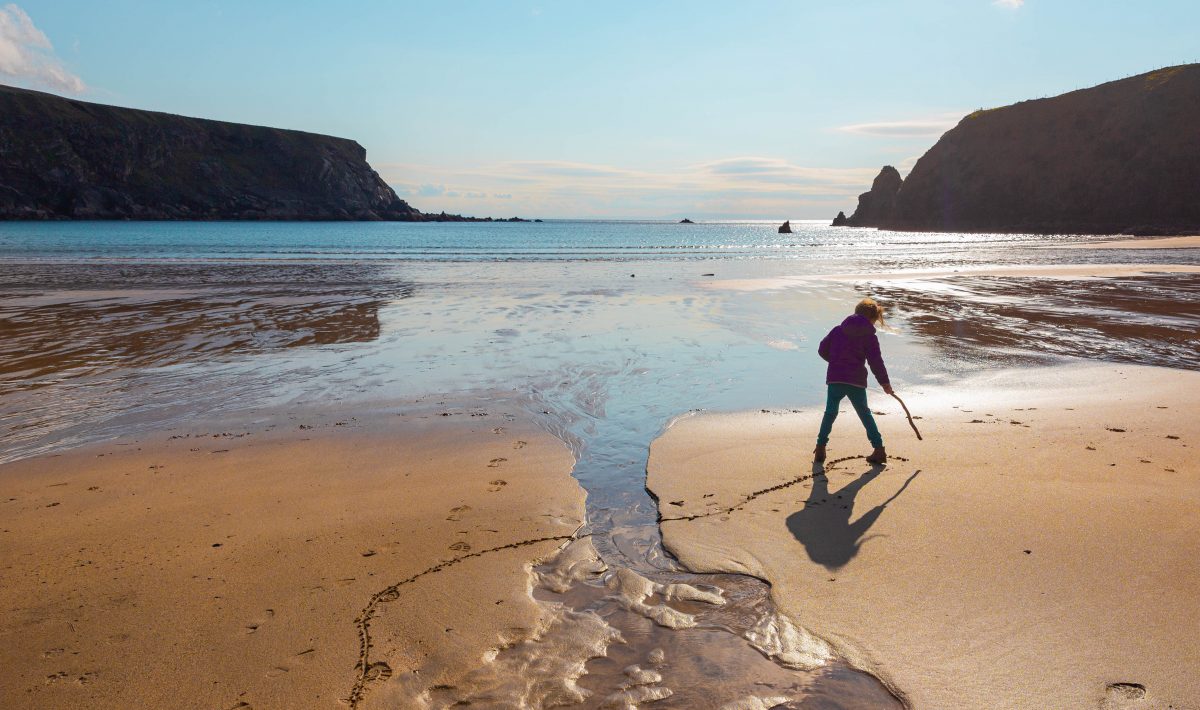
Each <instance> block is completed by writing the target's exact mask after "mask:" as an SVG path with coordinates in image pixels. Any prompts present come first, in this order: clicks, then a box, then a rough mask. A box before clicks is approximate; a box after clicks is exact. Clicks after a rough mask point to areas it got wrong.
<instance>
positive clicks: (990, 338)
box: [870, 273, 1200, 370]
mask: <svg viewBox="0 0 1200 710" xmlns="http://www.w3.org/2000/svg"><path fill="white" fill-rule="evenodd" d="M870 292H871V293H873V294H875V295H877V296H878V297H880V298H882V299H885V300H886V301H888V302H890V303H892V304H893V305H894V311H895V313H896V314H897V315H900V316H902V317H903V318H904V321H905V328H906V329H910V330H912V331H915V332H916V333H917V334H919V335H921V336H923V339H924V340H925V341H926V342H927V343H928V344H929V345H931V346H933V347H935V348H938V349H939V350H943V351H946V352H948V353H949V354H950V355H951V357H952V358H956V359H960V358H961V359H993V358H994V357H995V356H996V355H997V354H1000V355H1001V356H1002V358H1003V359H1007V360H1008V361H1010V362H1011V361H1012V360H1013V359H1014V357H1015V358H1016V359H1028V358H1029V357H1030V356H1031V355H1032V354H1036V353H1040V354H1044V355H1051V356H1069V357H1083V358H1091V359H1100V360H1110V361H1117V362H1132V363H1138V364H1143V365H1160V366H1164V367H1173V368H1179V369H1189V370H1195V369H1200V335H1198V333H1200V275H1198V274H1186V273H1180V274H1161V275H1148V276H1140V277H1130V278H1113V279H1073V280H1066V279H1043V278H1006V277H995V276H976V277H954V278H948V279H938V280H934V281H920V282H903V283H888V282H880V283H876V284H872V287H871V289H870ZM1014 353H1021V354H1020V355H1014Z"/></svg>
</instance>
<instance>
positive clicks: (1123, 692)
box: [1101, 683, 1146, 708]
mask: <svg viewBox="0 0 1200 710" xmlns="http://www.w3.org/2000/svg"><path fill="white" fill-rule="evenodd" d="M1145 697H1146V686H1144V685H1142V684H1141V683H1109V684H1108V686H1107V687H1106V688H1105V689H1104V702H1103V703H1102V704H1101V707H1103V708H1119V707H1124V706H1125V705H1126V703H1128V702H1129V701H1131V700H1142V699H1144V698H1145ZM1139 704H1140V703H1139Z"/></svg>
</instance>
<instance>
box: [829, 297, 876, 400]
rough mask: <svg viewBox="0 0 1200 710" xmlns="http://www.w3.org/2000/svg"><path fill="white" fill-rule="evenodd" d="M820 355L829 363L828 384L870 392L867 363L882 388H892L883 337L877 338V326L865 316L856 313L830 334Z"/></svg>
mask: <svg viewBox="0 0 1200 710" xmlns="http://www.w3.org/2000/svg"><path fill="white" fill-rule="evenodd" d="M817 353H818V354H820V356H821V358H822V359H824V360H826V361H828V362H829V369H828V370H827V371H826V373H825V383H826V384H833V383H835V382H840V383H842V384H847V385H854V386H855V387H862V388H863V389H866V387H867V368H866V366H865V365H864V364H863V363H864V362H867V363H870V364H871V372H873V373H875V379H876V380H878V381H879V384H881V385H886V384H889V380H888V373H887V368H886V367H884V366H883V355H882V354H880V352H879V336H877V335H875V326H874V325H872V324H871V321H869V320H867V319H866V318H865V317H864V316H860V315H858V314H857V313H856V314H854V315H852V316H850V317H849V318H847V319H846V320H844V321H842V324H841V325H839V326H836V327H835V328H834V329H833V330H831V331H829V335H826V336H825V339H824V340H822V341H821V344H820V345H819V346H818V347H817Z"/></svg>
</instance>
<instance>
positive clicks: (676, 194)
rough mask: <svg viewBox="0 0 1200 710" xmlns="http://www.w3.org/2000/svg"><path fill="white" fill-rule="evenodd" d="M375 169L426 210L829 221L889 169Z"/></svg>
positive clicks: (730, 165)
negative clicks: (756, 216) (781, 217)
mask: <svg viewBox="0 0 1200 710" xmlns="http://www.w3.org/2000/svg"><path fill="white" fill-rule="evenodd" d="M375 167H376V169H377V170H379V172H380V174H381V175H382V176H383V177H384V179H385V180H386V181H387V182H388V183H390V184H391V185H393V187H395V189H396V191H397V193H399V194H400V195H402V196H404V197H406V198H412V202H413V204H414V206H415V207H417V208H418V209H421V210H424V211H426V212H440V211H442V210H445V211H447V212H452V213H462V214H469V215H476V216H488V215H490V216H497V215H509V214H519V215H521V216H528V217H632V218H671V217H672V216H674V215H694V216H703V217H705V218H710V217H712V216H714V215H729V216H731V217H739V218H741V217H746V216H753V215H758V216H762V217H771V218H774V217H775V216H787V217H791V218H793V219H801V218H804V217H828V216H830V215H832V214H836V213H837V210H839V209H852V208H853V206H854V201H855V200H856V199H857V196H858V194H859V193H861V192H863V191H864V190H866V189H868V188H869V187H870V185H871V180H872V179H874V177H875V175H876V173H878V172H879V169H878V168H877V167H870V168H821V167H811V166H805V165H797V164H795V163H792V162H790V161H788V160H786V159H783V158H773V157H763V156H738V157H729V158H719V159H715V160H710V161H707V162H701V163H695V164H691V165H682V166H677V167H671V168H660V169H639V168H626V167H619V166H612V165H603V164H592V163H582V162H570V161H528V160H526V161H509V162H501V163H493V164H475V165H466V166H459V167H446V166H431V165H417V164H410V163H379V164H377V165H376V166H375ZM831 208H832V211H831ZM827 213H828V214H827ZM674 218H675V219H678V217H677V216H676V217H674Z"/></svg>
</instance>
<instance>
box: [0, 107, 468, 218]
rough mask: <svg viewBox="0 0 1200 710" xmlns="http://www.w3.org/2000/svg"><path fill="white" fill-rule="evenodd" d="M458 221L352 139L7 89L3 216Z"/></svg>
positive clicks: (0, 136)
mask: <svg viewBox="0 0 1200 710" xmlns="http://www.w3.org/2000/svg"><path fill="white" fill-rule="evenodd" d="M454 218H455V217H454V216H452V215H436V216H435V215H422V214H421V213H420V212H419V211H417V210H415V209H413V208H412V207H410V206H409V205H408V204H407V203H406V202H404V201H403V200H401V199H400V198H399V197H397V196H396V193H395V192H393V191H392V189H391V188H390V187H388V185H387V184H386V183H384V182H383V180H382V179H381V178H380V177H379V175H378V174H377V173H376V172H375V171H374V170H372V169H371V166H370V165H368V164H367V161H366V151H365V150H363V147H362V146H360V145H359V144H358V143H355V142H354V141H351V140H346V139H344V138H333V137H331V136H322V135H317V134H313V133H304V132H302V131H291V130H282V129H277V128H264V127H261V126H248V125H243V124H237V123H225V122H222V121H210V120H205V119H198V118H186V117H183V116H175V115H171V114H165V113H157V112H154V111H140V110H135V109H127V108H117V107H114V106H104V105H101V104H94V103H87V102H84V101H75V100H72V99H65V98H61V97H58V96H53V95H50V94H44V93H41V92H37V91H28V90H25V89H16V88H12V87H7V86H0V219H197V220H210V219H212V220H215V219H230V220H257V219H264V220H265V219H296V220H301V219H303V220H406V221H407V220H425V219H454ZM460 219H461V218H460Z"/></svg>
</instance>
